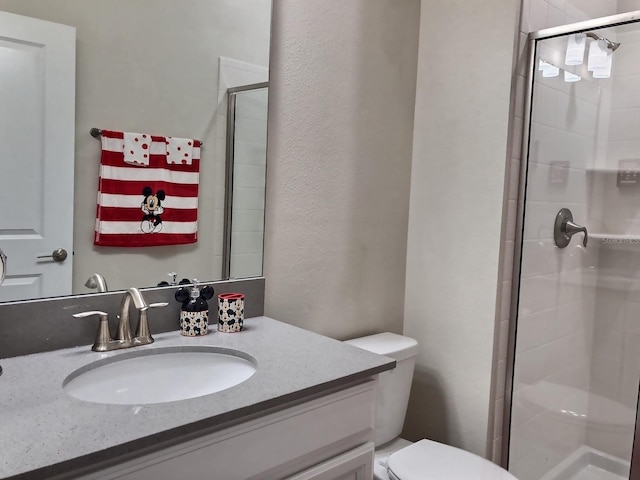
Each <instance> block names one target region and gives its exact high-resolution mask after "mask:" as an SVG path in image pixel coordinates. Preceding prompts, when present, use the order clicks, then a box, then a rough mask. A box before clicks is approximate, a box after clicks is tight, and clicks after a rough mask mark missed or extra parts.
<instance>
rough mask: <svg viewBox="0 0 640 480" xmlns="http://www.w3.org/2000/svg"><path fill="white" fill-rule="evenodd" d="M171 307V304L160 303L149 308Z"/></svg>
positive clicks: (150, 305) (152, 304)
mask: <svg viewBox="0 0 640 480" xmlns="http://www.w3.org/2000/svg"><path fill="white" fill-rule="evenodd" d="M167 305H169V302H158V303H151V304H149V308H162V307H166V306H167Z"/></svg>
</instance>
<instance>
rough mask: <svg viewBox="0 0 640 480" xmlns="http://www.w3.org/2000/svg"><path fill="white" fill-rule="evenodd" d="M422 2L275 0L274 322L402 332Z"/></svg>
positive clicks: (270, 226)
mask: <svg viewBox="0 0 640 480" xmlns="http://www.w3.org/2000/svg"><path fill="white" fill-rule="evenodd" d="M419 11H420V4H419V1H418V0H405V1H401V2H398V1H394V0H350V1H348V2H345V1H343V0H327V1H322V2H320V1H316V2H300V1H297V0H275V2H274V10H273V15H274V19H273V43H272V58H271V91H270V112H269V134H268V158H269V162H268V165H267V178H268V182H267V219H266V233H265V277H266V279H267V284H266V300H265V302H266V303H265V314H266V315H269V316H273V317H275V318H278V319H281V320H284V321H286V322H289V323H293V324H295V325H298V326H300V327H304V328H307V329H309V330H313V331H315V332H319V333H322V334H325V335H329V336H331V337H335V338H340V339H342V338H347V337H354V336H357V335H361V334H365V333H373V332H378V331H384V330H389V331H395V332H401V331H402V318H403V303H404V276H405V255H406V239H407V217H408V212H409V210H408V208H409V181H410V169H411V138H412V128H413V111H414V102H415V83H416V59H417V46H418V27H419Z"/></svg>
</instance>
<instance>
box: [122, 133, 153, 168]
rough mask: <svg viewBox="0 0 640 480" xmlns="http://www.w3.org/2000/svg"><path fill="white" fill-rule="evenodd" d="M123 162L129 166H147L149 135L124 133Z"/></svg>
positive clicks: (149, 144)
mask: <svg viewBox="0 0 640 480" xmlns="http://www.w3.org/2000/svg"><path fill="white" fill-rule="evenodd" d="M123 136H124V150H123V153H124V161H125V163H128V164H129V165H142V166H145V167H148V166H149V148H150V147H151V135H147V134H146V133H131V132H124V134H123Z"/></svg>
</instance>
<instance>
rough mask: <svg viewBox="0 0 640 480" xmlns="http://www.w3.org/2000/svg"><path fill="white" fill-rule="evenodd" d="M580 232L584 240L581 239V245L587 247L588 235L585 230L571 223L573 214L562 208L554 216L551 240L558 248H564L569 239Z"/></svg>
mask: <svg viewBox="0 0 640 480" xmlns="http://www.w3.org/2000/svg"><path fill="white" fill-rule="evenodd" d="M580 232H582V233H583V234H584V238H583V239H582V245H584V246H585V247H586V246H587V241H588V240H589V233H588V232H587V228H586V227H583V226H582V225H578V224H577V223H573V214H572V213H571V210H569V209H568V208H562V209H561V210H560V211H559V212H558V214H557V215H556V222H555V225H554V227H553V239H554V240H555V242H556V245H557V246H558V247H559V248H564V247H566V246H567V245H569V242H570V241H571V237H573V236H574V235H575V234H576V233H580Z"/></svg>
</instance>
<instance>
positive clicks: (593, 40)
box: [538, 32, 620, 83]
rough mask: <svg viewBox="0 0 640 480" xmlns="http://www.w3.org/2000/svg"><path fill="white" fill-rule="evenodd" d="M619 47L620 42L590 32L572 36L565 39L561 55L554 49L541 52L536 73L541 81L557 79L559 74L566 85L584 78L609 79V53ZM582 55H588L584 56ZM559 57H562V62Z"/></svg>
mask: <svg viewBox="0 0 640 480" xmlns="http://www.w3.org/2000/svg"><path fill="white" fill-rule="evenodd" d="M619 47H620V42H614V41H612V40H610V39H609V38H607V37H603V36H601V35H598V34H597V33H594V32H579V33H574V34H572V35H569V36H568V37H567V40H566V50H565V51H564V52H561V51H559V50H558V49H555V50H550V51H548V52H545V55H544V56H543V57H541V58H540V60H539V61H538V70H540V71H541V72H542V76H543V77H545V78H551V77H557V76H559V75H560V72H561V71H562V72H563V77H564V81H565V82H567V83H573V82H579V81H580V80H582V79H583V78H587V76H588V75H590V76H591V77H592V78H594V79H602V78H610V77H611V68H612V66H613V52H615V51H616V50H617V49H618V48H619ZM585 52H588V53H587V54H586V55H585ZM561 53H564V59H562V58H561V57H562V55H561ZM585 57H586V59H587V63H586V69H585V63H584V60H585Z"/></svg>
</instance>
